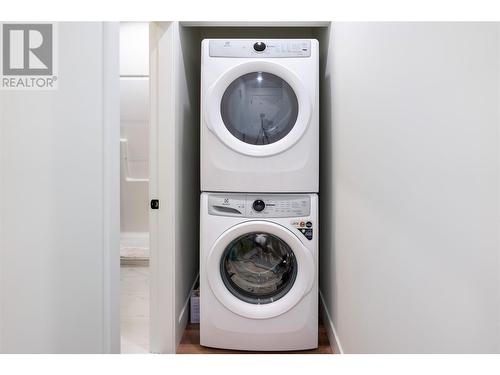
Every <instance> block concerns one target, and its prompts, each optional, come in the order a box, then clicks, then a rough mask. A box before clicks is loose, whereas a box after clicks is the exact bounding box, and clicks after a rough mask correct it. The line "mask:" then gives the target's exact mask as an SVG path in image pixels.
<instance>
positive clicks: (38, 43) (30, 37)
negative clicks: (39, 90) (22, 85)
mask: <svg viewBox="0 0 500 375" xmlns="http://www.w3.org/2000/svg"><path fill="white" fill-rule="evenodd" d="M2 34H3V38H2V39H3V40H2V42H3V43H2V45H3V60H2V64H3V74H4V75H16V76H23V75H37V76H44V75H52V70H53V31H52V24H4V25H3V30H2Z"/></svg>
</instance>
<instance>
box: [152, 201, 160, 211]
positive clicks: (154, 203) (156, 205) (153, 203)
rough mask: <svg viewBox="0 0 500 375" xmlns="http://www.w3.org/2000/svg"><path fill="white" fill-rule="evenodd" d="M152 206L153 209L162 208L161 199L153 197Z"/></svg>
mask: <svg viewBox="0 0 500 375" xmlns="http://www.w3.org/2000/svg"><path fill="white" fill-rule="evenodd" d="M150 206H151V209H152V210H157V209H159V208H160V201H159V200H158V199H151V204H150Z"/></svg>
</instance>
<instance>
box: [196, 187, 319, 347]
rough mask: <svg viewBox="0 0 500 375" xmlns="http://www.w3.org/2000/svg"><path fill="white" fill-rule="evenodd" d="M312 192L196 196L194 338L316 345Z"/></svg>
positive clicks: (215, 343) (229, 343)
mask: <svg viewBox="0 0 500 375" xmlns="http://www.w3.org/2000/svg"><path fill="white" fill-rule="evenodd" d="M317 205H318V198H317V195H316V194H286V195H278V194H273V195H270V194H266V195H261V194H237V193H226V194H223V193H203V194H202V195H201V233H200V235H201V253H200V343H201V345H204V346H209V347H215V348H224V349H237V350H252V351H284V350H305V349H313V348H316V347H317V346H318V206H317Z"/></svg>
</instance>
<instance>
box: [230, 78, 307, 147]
mask: <svg viewBox="0 0 500 375" xmlns="http://www.w3.org/2000/svg"><path fill="white" fill-rule="evenodd" d="M298 112H299V104H298V101H297V96H296V95H295V93H294V91H293V89H292V88H291V86H290V85H289V84H288V83H287V82H286V81H284V80H283V79H281V78H280V77H278V76H276V75H274V74H271V73H265V72H253V73H248V74H245V75H243V76H241V77H239V78H238V79H236V80H234V81H233V82H232V83H231V84H230V85H229V86H228V88H227V89H226V91H225V92H224V95H223V96H222V101H221V115H222V120H223V122H224V125H225V126H226V128H227V129H228V130H229V132H230V133H231V134H232V135H233V136H235V137H236V138H238V139H239V140H240V141H243V142H245V143H249V144H252V145H267V144H271V143H274V142H277V141H279V140H280V139H282V138H284V137H285V136H286V135H287V134H288V133H290V131H291V130H292V128H293V126H294V125H295V123H296V121H297V116H298Z"/></svg>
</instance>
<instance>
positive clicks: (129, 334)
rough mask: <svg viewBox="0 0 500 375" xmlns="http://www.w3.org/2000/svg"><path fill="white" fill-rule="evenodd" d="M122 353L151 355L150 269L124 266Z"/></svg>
mask: <svg viewBox="0 0 500 375" xmlns="http://www.w3.org/2000/svg"><path fill="white" fill-rule="evenodd" d="M120 281H121V310H120V315H121V351H122V353H124V354H132V353H149V267H144V266H122V267H121V273H120Z"/></svg>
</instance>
